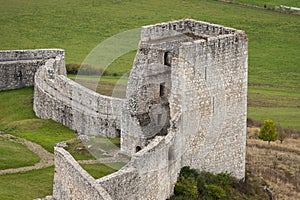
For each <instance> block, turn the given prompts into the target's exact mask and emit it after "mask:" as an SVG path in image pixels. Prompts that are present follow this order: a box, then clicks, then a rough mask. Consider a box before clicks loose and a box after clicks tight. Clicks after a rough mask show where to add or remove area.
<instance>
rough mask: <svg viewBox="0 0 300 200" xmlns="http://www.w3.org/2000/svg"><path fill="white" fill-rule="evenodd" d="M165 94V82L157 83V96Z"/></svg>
mask: <svg viewBox="0 0 300 200" xmlns="http://www.w3.org/2000/svg"><path fill="white" fill-rule="evenodd" d="M164 95H165V83H161V84H160V85H159V96H160V97H163V96H164Z"/></svg>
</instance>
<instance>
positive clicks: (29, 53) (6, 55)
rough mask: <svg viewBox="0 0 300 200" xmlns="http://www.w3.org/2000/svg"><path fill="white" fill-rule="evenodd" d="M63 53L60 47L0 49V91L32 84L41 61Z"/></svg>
mask: <svg viewBox="0 0 300 200" xmlns="http://www.w3.org/2000/svg"><path fill="white" fill-rule="evenodd" d="M63 54H64V51H63V50H60V49H36V50H12V51H0V91H1V90H12V89H16V88H22V87H28V86H33V84H34V75H35V72H36V71H37V69H38V68H39V67H40V66H41V65H42V64H43V62H44V61H45V60H47V59H49V58H54V57H55V56H57V55H63Z"/></svg>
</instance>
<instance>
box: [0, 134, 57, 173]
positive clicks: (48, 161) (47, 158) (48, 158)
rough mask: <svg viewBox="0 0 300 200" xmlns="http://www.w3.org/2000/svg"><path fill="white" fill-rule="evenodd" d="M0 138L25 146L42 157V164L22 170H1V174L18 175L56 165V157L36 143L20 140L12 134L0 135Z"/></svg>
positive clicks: (22, 168) (21, 168)
mask: <svg viewBox="0 0 300 200" xmlns="http://www.w3.org/2000/svg"><path fill="white" fill-rule="evenodd" d="M0 137H5V138H8V139H11V140H14V141H15V142H18V143H21V144H24V145H25V146H26V147H27V148H28V149H29V150H30V151H32V152H33V153H35V154H37V155H38V156H39V157H40V159H41V160H40V162H38V163H36V164H35V165H33V166H26V167H20V168H12V169H4V170H0V174H12V173H18V172H25V171H30V170H34V169H41V168H46V167H50V166H52V165H53V164H54V156H53V154H52V153H49V152H48V151H47V150H45V149H44V148H43V147H41V146H40V145H39V144H36V143H34V142H30V141H28V140H25V139H23V138H18V137H15V136H13V135H10V134H3V135H0Z"/></svg>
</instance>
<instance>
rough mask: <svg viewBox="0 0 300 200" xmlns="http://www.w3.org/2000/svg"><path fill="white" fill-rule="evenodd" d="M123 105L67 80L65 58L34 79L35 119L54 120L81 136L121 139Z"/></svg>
mask: <svg viewBox="0 0 300 200" xmlns="http://www.w3.org/2000/svg"><path fill="white" fill-rule="evenodd" d="M122 102H123V101H122V99H118V98H113V97H107V96H103V95H100V94H98V93H96V92H94V91H92V90H89V89H87V88H85V87H83V86H81V85H79V84H78V83H76V82H74V81H72V80H70V79H68V78H67V77H66V74H65V65H64V58H63V57H56V58H55V59H50V60H48V61H47V62H46V63H45V65H44V66H43V67H41V68H39V69H38V71H37V73H36V76H35V91H34V111H35V113H36V115H37V116H38V117H40V118H42V119H53V120H54V121H57V122H59V123H61V124H63V125H65V126H67V127H69V128H71V129H73V130H75V131H77V132H78V133H79V134H86V135H97V136H104V137H117V136H120V130H121V128H120V116H121V107H122Z"/></svg>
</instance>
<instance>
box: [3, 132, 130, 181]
mask: <svg viewBox="0 0 300 200" xmlns="http://www.w3.org/2000/svg"><path fill="white" fill-rule="evenodd" d="M0 137H4V138H7V139H10V140H13V141H15V142H18V143H21V144H23V145H25V146H26V147H27V148H28V149H29V150H30V151H32V152H33V153H35V154H37V155H38V156H39V157H40V159H41V160H40V162H38V163H36V164H35V165H33V166H26V167H20V168H11V169H4V170H0V175H1V174H12V173H18V172H26V171H30V170H34V169H42V168H46V167H50V166H52V165H54V155H53V154H52V153H49V152H48V151H47V150H46V149H44V148H43V147H42V146H40V145H39V144H36V143H34V142H30V141H28V140H26V139H23V138H19V137H16V136H13V135H10V134H1V135H0ZM77 162H78V163H79V164H97V163H112V162H128V158H125V157H121V156H117V155H114V156H113V157H109V158H101V159H98V160H78V161H77Z"/></svg>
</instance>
